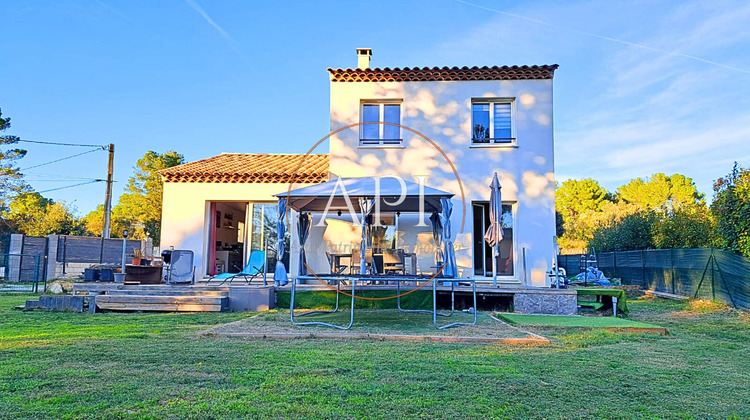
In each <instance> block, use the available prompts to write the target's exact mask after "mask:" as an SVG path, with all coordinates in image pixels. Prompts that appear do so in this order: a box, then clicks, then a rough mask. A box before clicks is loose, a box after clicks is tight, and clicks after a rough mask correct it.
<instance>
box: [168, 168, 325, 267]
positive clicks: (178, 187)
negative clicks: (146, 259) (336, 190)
mask: <svg viewBox="0 0 750 420" xmlns="http://www.w3.org/2000/svg"><path fill="white" fill-rule="evenodd" d="M308 185H310V184H294V188H299V187H305V186H308ZM288 188H289V184H229V183H226V184H224V183H221V184H219V183H216V184H212V183H180V182H165V183H164V201H163V208H162V224H161V249H168V248H169V247H170V246H174V247H175V249H189V250H192V251H193V252H194V253H195V264H196V266H197V268H196V271H195V272H196V277H198V278H201V277H203V276H204V274H205V273H206V263H207V261H206V258H207V255H206V251H207V249H208V234H209V228H210V216H209V214H208V205H209V202H211V201H247V202H250V203H253V202H266V203H276V202H277V199H276V198H275V197H274V196H273V195H274V194H278V193H281V192H284V191H286V190H287V189H288ZM250 211H252V210H250ZM292 217H294V215H292ZM293 226H295V225H293ZM247 229H248V230H249V229H250V226H249V225H248V226H247ZM249 241H250V236H248V243H249ZM294 242H296V234H295V232H294V231H293V232H292V243H294ZM293 251H295V252H296V247H295V249H294V250H293ZM323 257H324V258H325V254H323ZM297 258H298V257H297ZM297 258H295V255H294V254H292V255H291V258H290V263H291V265H292V267H291V268H292V270H296V265H297V263H296V261H297ZM292 272H296V271H292Z"/></svg>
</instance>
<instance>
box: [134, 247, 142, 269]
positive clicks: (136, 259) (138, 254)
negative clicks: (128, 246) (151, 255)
mask: <svg viewBox="0 0 750 420" xmlns="http://www.w3.org/2000/svg"><path fill="white" fill-rule="evenodd" d="M141 256H142V255H141V250H140V249H138V248H133V265H141Z"/></svg>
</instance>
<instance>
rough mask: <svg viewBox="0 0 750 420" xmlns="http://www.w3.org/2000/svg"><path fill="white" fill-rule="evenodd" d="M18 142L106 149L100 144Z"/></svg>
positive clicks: (39, 141)
mask: <svg viewBox="0 0 750 420" xmlns="http://www.w3.org/2000/svg"><path fill="white" fill-rule="evenodd" d="M18 141H19V142H24V143H36V144H50V145H53V146H74V147H98V148H100V149H106V148H107V146H102V145H100V144H79V143H58V142H54V141H41V140H23V139H18Z"/></svg>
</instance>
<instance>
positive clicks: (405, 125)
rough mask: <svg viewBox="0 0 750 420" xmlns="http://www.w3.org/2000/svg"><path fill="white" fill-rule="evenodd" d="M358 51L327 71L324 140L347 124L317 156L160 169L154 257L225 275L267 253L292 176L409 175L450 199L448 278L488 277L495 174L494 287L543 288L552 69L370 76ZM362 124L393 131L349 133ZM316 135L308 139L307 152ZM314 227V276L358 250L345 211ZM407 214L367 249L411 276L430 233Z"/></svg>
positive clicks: (423, 260)
mask: <svg viewBox="0 0 750 420" xmlns="http://www.w3.org/2000/svg"><path fill="white" fill-rule="evenodd" d="M371 54H372V52H371V50H369V49H364V48H363V49H357V60H358V67H357V68H356V69H328V74H329V77H330V104H331V105H330V106H331V108H330V124H331V131H332V132H333V131H336V130H340V129H342V128H344V127H347V126H352V127H350V128H348V129H343V130H341V131H339V132H337V133H336V134H333V135H332V136H331V137H330V138H329V139H328V142H327V143H328V149H329V150H320V147H324V146H320V147H319V148H318V149H316V150H315V151H314V152H315V154H314V155H309V156H307V157H306V158H304V163H303V164H302V165H301V166H300V165H299V163H300V161H301V160H302V159H303V157H302V155H301V154H296V155H292V154H288V155H265V154H264V155H258V154H242V153H238V154H223V155H219V156H215V157H211V158H208V159H204V160H202V161H197V162H192V163H188V164H185V165H181V166H177V167H174V168H170V169H167V170H165V171H163V176H164V181H165V184H164V206H163V208H164V210H163V217H162V238H161V244H162V247H168V246H174V247H175V248H183V249H192V250H193V251H195V252H196V255H197V262H196V263H197V265H198V266H199V267H198V270H197V272H198V273H199V274H201V275H203V276H210V275H212V274H215V273H217V272H220V271H231V270H236V267H241V266H242V265H244V264H243V262H245V261H247V258H248V256H249V253H250V252H251V251H252V250H254V249H262V247H263V245H264V244H267V243H269V242H271V244H270V245H271V246H272V247H274V246H275V241H276V237H275V223H276V219H275V217H276V209H275V205H276V197H275V196H274V195H275V194H278V193H281V192H284V191H286V190H288V189H289V187H290V185H289V182H291V181H292V179H294V182H295V183H294V185H292V186H291V187H292V188H293V189H294V188H299V187H304V186H306V185H313V184H315V183H318V182H322V181H325V180H328V179H331V178H332V177H342V178H352V177H372V176H382V175H390V176H399V177H402V178H403V179H406V180H410V181H415V182H416V180H417V179H420V178H421V179H425V180H426V181H425V183H426V185H428V186H429V187H433V188H436V189H439V190H442V191H445V192H449V193H452V194H454V196H453V199H452V200H453V207H454V209H453V215H452V217H451V222H452V226H453V229H452V231H453V232H452V238H451V239H453V241H454V248H455V250H456V260H457V264H458V267H459V276H461V277H474V278H477V279H490V278H491V276H492V252H491V249H490V248H489V247H488V246H487V245H486V242H485V241H484V234H485V232H486V230H487V227H488V225H489V195H490V188H489V185H490V182H491V180H492V177H493V174H494V173H497V174H498V178H499V180H500V185H501V187H502V202H503V205H502V213H503V214H502V218H501V220H502V227H503V240H502V241H501V243H500V245H499V255H498V256H497V261H496V263H497V270H498V280H499V282H500V284H501V285H511V286H539V287H548V286H549V281H548V279H547V275H546V272H547V271H548V270H549V269H550V267H551V263H552V260H553V257H554V253H555V245H554V244H555V203H554V199H555V177H554V131H553V114H552V109H553V106H552V79H553V75H554V71H555V69H556V68H557V66H556V65H549V66H547V65H544V66H512V67H509V66H502V67H471V68H469V67H461V68H458V67H452V68H448V67H442V68H439V67H433V68H428V67H423V68H408V67H407V68H394V69H390V68H384V69H380V68H370V58H371ZM372 122H383V123H393V124H397V125H398V126H397V125H390V124H366V125H357V123H372ZM326 134H328V133H310V138H311V144H314V142H315V141H316V140H317V139H320V138H321V137H323V136H324V135H326ZM324 144H325V143H324ZM305 151H306V150H300V151H297V152H305ZM295 171H296V172H295ZM293 173H294V175H292V174H293ZM320 217H321V215H313V218H314V219H315V223H314V224H313V227H312V228H311V231H310V238H309V240H308V241H307V243H306V245H305V249H306V251H307V261H308V264H309V265H310V267H311V268H313V269H314V270H315V271H316V272H317V271H318V270H320V272H324V271H325V270H327V267H329V264H330V262H329V261H328V260H327V258H326V252H329V253H330V252H337V251H340V249H339V248H336V247H340V246H341V244H356V243H357V241H358V240H359V239H358V238H359V230H358V229H357V228H356V227H355V226H351V223H350V222H351V220H348V221H347V219H346V215H344V216H343V217H339V216H337V215H335V214H334V215H328V217H329V219H328V220H324V221H323V223H320V222H321V220H320V219H319V218H320ZM417 217H418V216H417V215H414V214H400V213H399V214H392V215H384V216H383V218H382V220H383V224H384V226H383V228H382V229H380V231H379V238H378V239H379V240H380V241H381V242H382V243H385V244H388V246H390V247H395V248H399V249H405V250H407V251H408V252H413V253H415V254H417V261H418V271H419V272H421V273H429V272H430V270H434V266H435V262H434V250H431V249H430V248H429V247H425V246H423V245H425V244H426V243H429V242H430V240H431V239H432V234H431V229H430V228H429V226H428V225H425V224H424V223H422V224H420V223H418V222H419V221H418V220H415V218H417ZM316 218H317V219H316ZM420 225H421V227H420ZM287 240H288V241H289V243H290V247H291V250H292V252H291V256H290V257H289V258H288V262H287V265H288V269H289V272H290V274H291V275H292V276H294V275H295V273H296V272H297V270H298V267H296V265H297V263H296V261H298V258H297V256H296V255H297V254H296V253H297V252H299V249H298V245H296V244H297V239H296V232H295V231H294V229H292V232H291V237H290V238H288V239H287ZM332 247H333V248H336V249H333V248H332ZM269 257H270V256H269ZM271 267H272V266H271ZM271 271H272V268H271Z"/></svg>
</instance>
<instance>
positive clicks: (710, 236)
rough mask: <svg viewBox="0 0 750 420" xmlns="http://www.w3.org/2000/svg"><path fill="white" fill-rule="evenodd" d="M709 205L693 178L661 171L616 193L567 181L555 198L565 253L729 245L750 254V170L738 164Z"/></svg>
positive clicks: (592, 184)
mask: <svg viewBox="0 0 750 420" xmlns="http://www.w3.org/2000/svg"><path fill="white" fill-rule="evenodd" d="M713 194H714V195H713V201H712V202H711V204H710V205H707V204H706V199H705V194H703V193H701V192H699V191H698V190H697V189H696V187H695V183H694V182H693V180H692V179H690V178H688V177H686V176H684V175H680V174H674V175H670V176H668V175H665V174H663V173H656V174H653V175H652V176H650V177H647V178H638V179H634V180H632V181H630V182H628V183H627V184H625V185H622V186H620V187H619V188H617V190H616V191H614V192H610V191H607V190H606V189H605V188H604V187H602V186H601V185H600V184H599V183H598V182H597V181H595V180H593V179H582V180H574V179H571V180H567V181H565V182H563V183H562V184H561V185H560V186H559V187H558V188H557V192H556V197H555V203H556V212H557V236H558V244H559V245H560V250H561V252H562V253H567V254H574V253H582V252H587V251H590V250H591V249H595V250H597V251H627V250H637V249H669V248H703V247H716V248H722V249H728V250H731V251H734V252H737V253H740V254H743V255H745V256H748V257H750V169H745V168H741V167H739V166H738V165H737V163H735V165H734V167H733V168H732V170H731V171H730V172H729V174H727V175H726V176H724V177H721V178H719V179H718V180H716V181H715V182H714V185H713Z"/></svg>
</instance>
